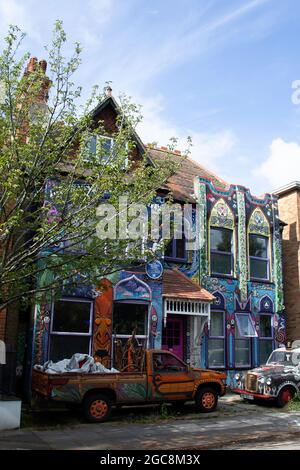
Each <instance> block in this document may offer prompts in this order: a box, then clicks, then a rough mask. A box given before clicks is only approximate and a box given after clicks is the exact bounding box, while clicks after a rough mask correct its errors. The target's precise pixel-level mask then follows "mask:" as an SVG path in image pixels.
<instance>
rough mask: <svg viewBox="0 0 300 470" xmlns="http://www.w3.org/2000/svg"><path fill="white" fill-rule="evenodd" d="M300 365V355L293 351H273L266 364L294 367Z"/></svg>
mask: <svg viewBox="0 0 300 470" xmlns="http://www.w3.org/2000/svg"><path fill="white" fill-rule="evenodd" d="M299 363H300V353H299V352H295V351H273V352H272V354H271V356H270V357H269V359H268V362H267V364H282V365H284V366H291V367H295V366H297V365H299Z"/></svg>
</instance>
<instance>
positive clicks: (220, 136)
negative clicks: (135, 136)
mask: <svg viewBox="0 0 300 470" xmlns="http://www.w3.org/2000/svg"><path fill="white" fill-rule="evenodd" d="M140 102H142V103H143V108H142V115H143V121H142V123H141V124H139V126H138V129H137V131H138V133H139V135H140V137H141V138H142V140H143V141H144V142H145V143H152V142H157V143H158V145H159V146H160V145H163V146H165V145H167V144H168V142H169V139H170V138H171V137H175V138H177V139H178V144H177V147H178V149H179V150H181V151H184V150H186V148H187V140H186V139H187V136H190V137H191V138H192V144H193V145H192V148H191V157H192V158H193V159H194V160H195V161H197V162H198V163H200V164H201V165H204V166H205V167H206V168H208V169H211V170H213V171H217V172H218V174H219V175H220V176H222V175H224V171H223V169H224V166H223V165H220V160H221V159H222V157H225V156H227V155H229V154H230V153H231V152H232V150H233V148H234V147H235V145H236V143H237V139H236V136H235V135H234V133H233V131H232V130H230V129H222V130H219V131H217V132H197V131H194V130H192V129H183V128H179V127H178V126H176V125H173V124H172V123H171V122H169V121H168V120H167V119H165V118H164V117H163V110H164V107H163V100H162V97H161V96H156V97H154V98H148V99H145V98H144V99H143V100H140Z"/></svg>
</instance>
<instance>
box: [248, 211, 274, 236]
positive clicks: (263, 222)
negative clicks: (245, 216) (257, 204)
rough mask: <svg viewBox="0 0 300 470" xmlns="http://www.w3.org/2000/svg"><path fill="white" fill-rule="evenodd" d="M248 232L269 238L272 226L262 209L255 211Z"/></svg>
mask: <svg viewBox="0 0 300 470" xmlns="http://www.w3.org/2000/svg"><path fill="white" fill-rule="evenodd" d="M248 232H249V233H255V234H257V235H264V236H265V237H268V236H269V234H270V226H269V223H268V221H267V219H266V216H265V214H264V213H263V211H262V210H261V209H260V208H256V209H254V211H253V212H252V215H251V217H250V220H249V225H248Z"/></svg>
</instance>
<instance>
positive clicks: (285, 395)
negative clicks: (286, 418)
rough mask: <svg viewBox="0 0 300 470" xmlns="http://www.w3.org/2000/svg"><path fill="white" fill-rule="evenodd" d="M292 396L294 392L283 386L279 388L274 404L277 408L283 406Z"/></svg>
mask: <svg viewBox="0 0 300 470" xmlns="http://www.w3.org/2000/svg"><path fill="white" fill-rule="evenodd" d="M293 397H294V392H293V390H292V389H291V388H289V387H285V388H283V389H282V390H280V392H279V395H278V397H277V400H276V404H277V406H278V407H279V408H283V407H284V406H285V405H287V404H288V402H289V401H291V400H292V399H293Z"/></svg>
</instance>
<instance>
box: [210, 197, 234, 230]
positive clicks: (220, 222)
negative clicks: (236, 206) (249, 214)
mask: <svg viewBox="0 0 300 470" xmlns="http://www.w3.org/2000/svg"><path fill="white" fill-rule="evenodd" d="M210 225H212V226H214V227H224V228H229V229H233V228H234V217H233V214H232V212H231V210H230V208H229V206H228V204H227V203H226V202H225V201H224V199H223V198H221V199H219V200H218V201H217V202H216V203H215V205H214V206H213V208H212V211H211V214H210Z"/></svg>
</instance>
